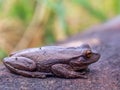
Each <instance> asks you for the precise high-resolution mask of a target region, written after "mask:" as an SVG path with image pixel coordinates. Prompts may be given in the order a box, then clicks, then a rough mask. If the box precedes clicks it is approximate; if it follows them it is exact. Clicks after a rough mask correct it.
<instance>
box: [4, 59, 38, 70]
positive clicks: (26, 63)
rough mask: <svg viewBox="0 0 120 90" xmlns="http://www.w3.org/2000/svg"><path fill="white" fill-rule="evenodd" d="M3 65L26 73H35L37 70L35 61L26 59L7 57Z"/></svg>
mask: <svg viewBox="0 0 120 90" xmlns="http://www.w3.org/2000/svg"><path fill="white" fill-rule="evenodd" d="M3 63H4V64H5V65H6V67H7V68H8V69H9V68H10V67H9V66H11V67H13V68H16V69H19V70H26V71H33V70H35V69H36V63H35V62H34V61H33V60H31V59H29V58H25V57H7V58H4V60H3ZM10 70H11V69H10Z"/></svg>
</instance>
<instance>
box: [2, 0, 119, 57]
mask: <svg viewBox="0 0 120 90" xmlns="http://www.w3.org/2000/svg"><path fill="white" fill-rule="evenodd" d="M119 13H120V0H0V59H2V58H3V57H5V56H6V55H7V53H9V52H11V51H15V50H19V49H23V48H28V47H37V46H41V45H48V44H53V43H55V42H56V41H62V40H65V39H66V38H68V37H69V36H71V35H73V34H75V33H78V32H80V31H82V30H83V29H84V28H86V27H88V26H90V25H96V24H99V23H101V22H104V21H106V20H108V19H109V18H111V17H114V16H116V15H118V14H119Z"/></svg>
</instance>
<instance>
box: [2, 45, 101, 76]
mask: <svg viewBox="0 0 120 90" xmlns="http://www.w3.org/2000/svg"><path fill="white" fill-rule="evenodd" d="M99 58H100V55H99V54H98V53H95V52H93V51H92V50H91V48H90V46H89V45H87V44H84V45H81V46H79V47H60V46H46V47H41V48H31V49H25V50H21V51H18V52H15V53H12V54H11V55H10V56H9V57H6V58H4V59H3V63H4V65H5V66H6V67H7V68H8V69H9V70H10V71H11V72H13V73H16V74H20V75H22V76H27V77H38V78H45V77H46V76H51V75H55V76H58V77H63V78H87V76H86V75H85V73H86V71H87V69H88V65H90V64H92V63H94V62H96V61H98V59H99Z"/></svg>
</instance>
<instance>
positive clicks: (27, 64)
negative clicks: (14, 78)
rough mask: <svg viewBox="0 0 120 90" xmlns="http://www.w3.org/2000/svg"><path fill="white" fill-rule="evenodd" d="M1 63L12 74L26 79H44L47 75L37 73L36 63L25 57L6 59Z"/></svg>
mask: <svg viewBox="0 0 120 90" xmlns="http://www.w3.org/2000/svg"><path fill="white" fill-rule="evenodd" d="M3 63H4V64H5V66H6V67H7V68H8V69H9V70H10V71H11V72H13V73H16V74H19V75H22V76H26V77H39V78H45V77H46V75H48V73H42V72H37V71H35V70H36V63H35V62H34V61H33V60H31V59H29V58H25V57H7V58H4V60H3Z"/></svg>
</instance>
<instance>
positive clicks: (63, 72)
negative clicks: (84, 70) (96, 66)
mask: <svg viewBox="0 0 120 90" xmlns="http://www.w3.org/2000/svg"><path fill="white" fill-rule="evenodd" d="M52 72H53V73H54V74H55V75H56V76H58V77H63V78H87V76H86V75H83V74H81V73H79V72H76V71H74V70H73V69H72V67H71V66H69V65H67V64H55V65H53V66H52Z"/></svg>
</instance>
